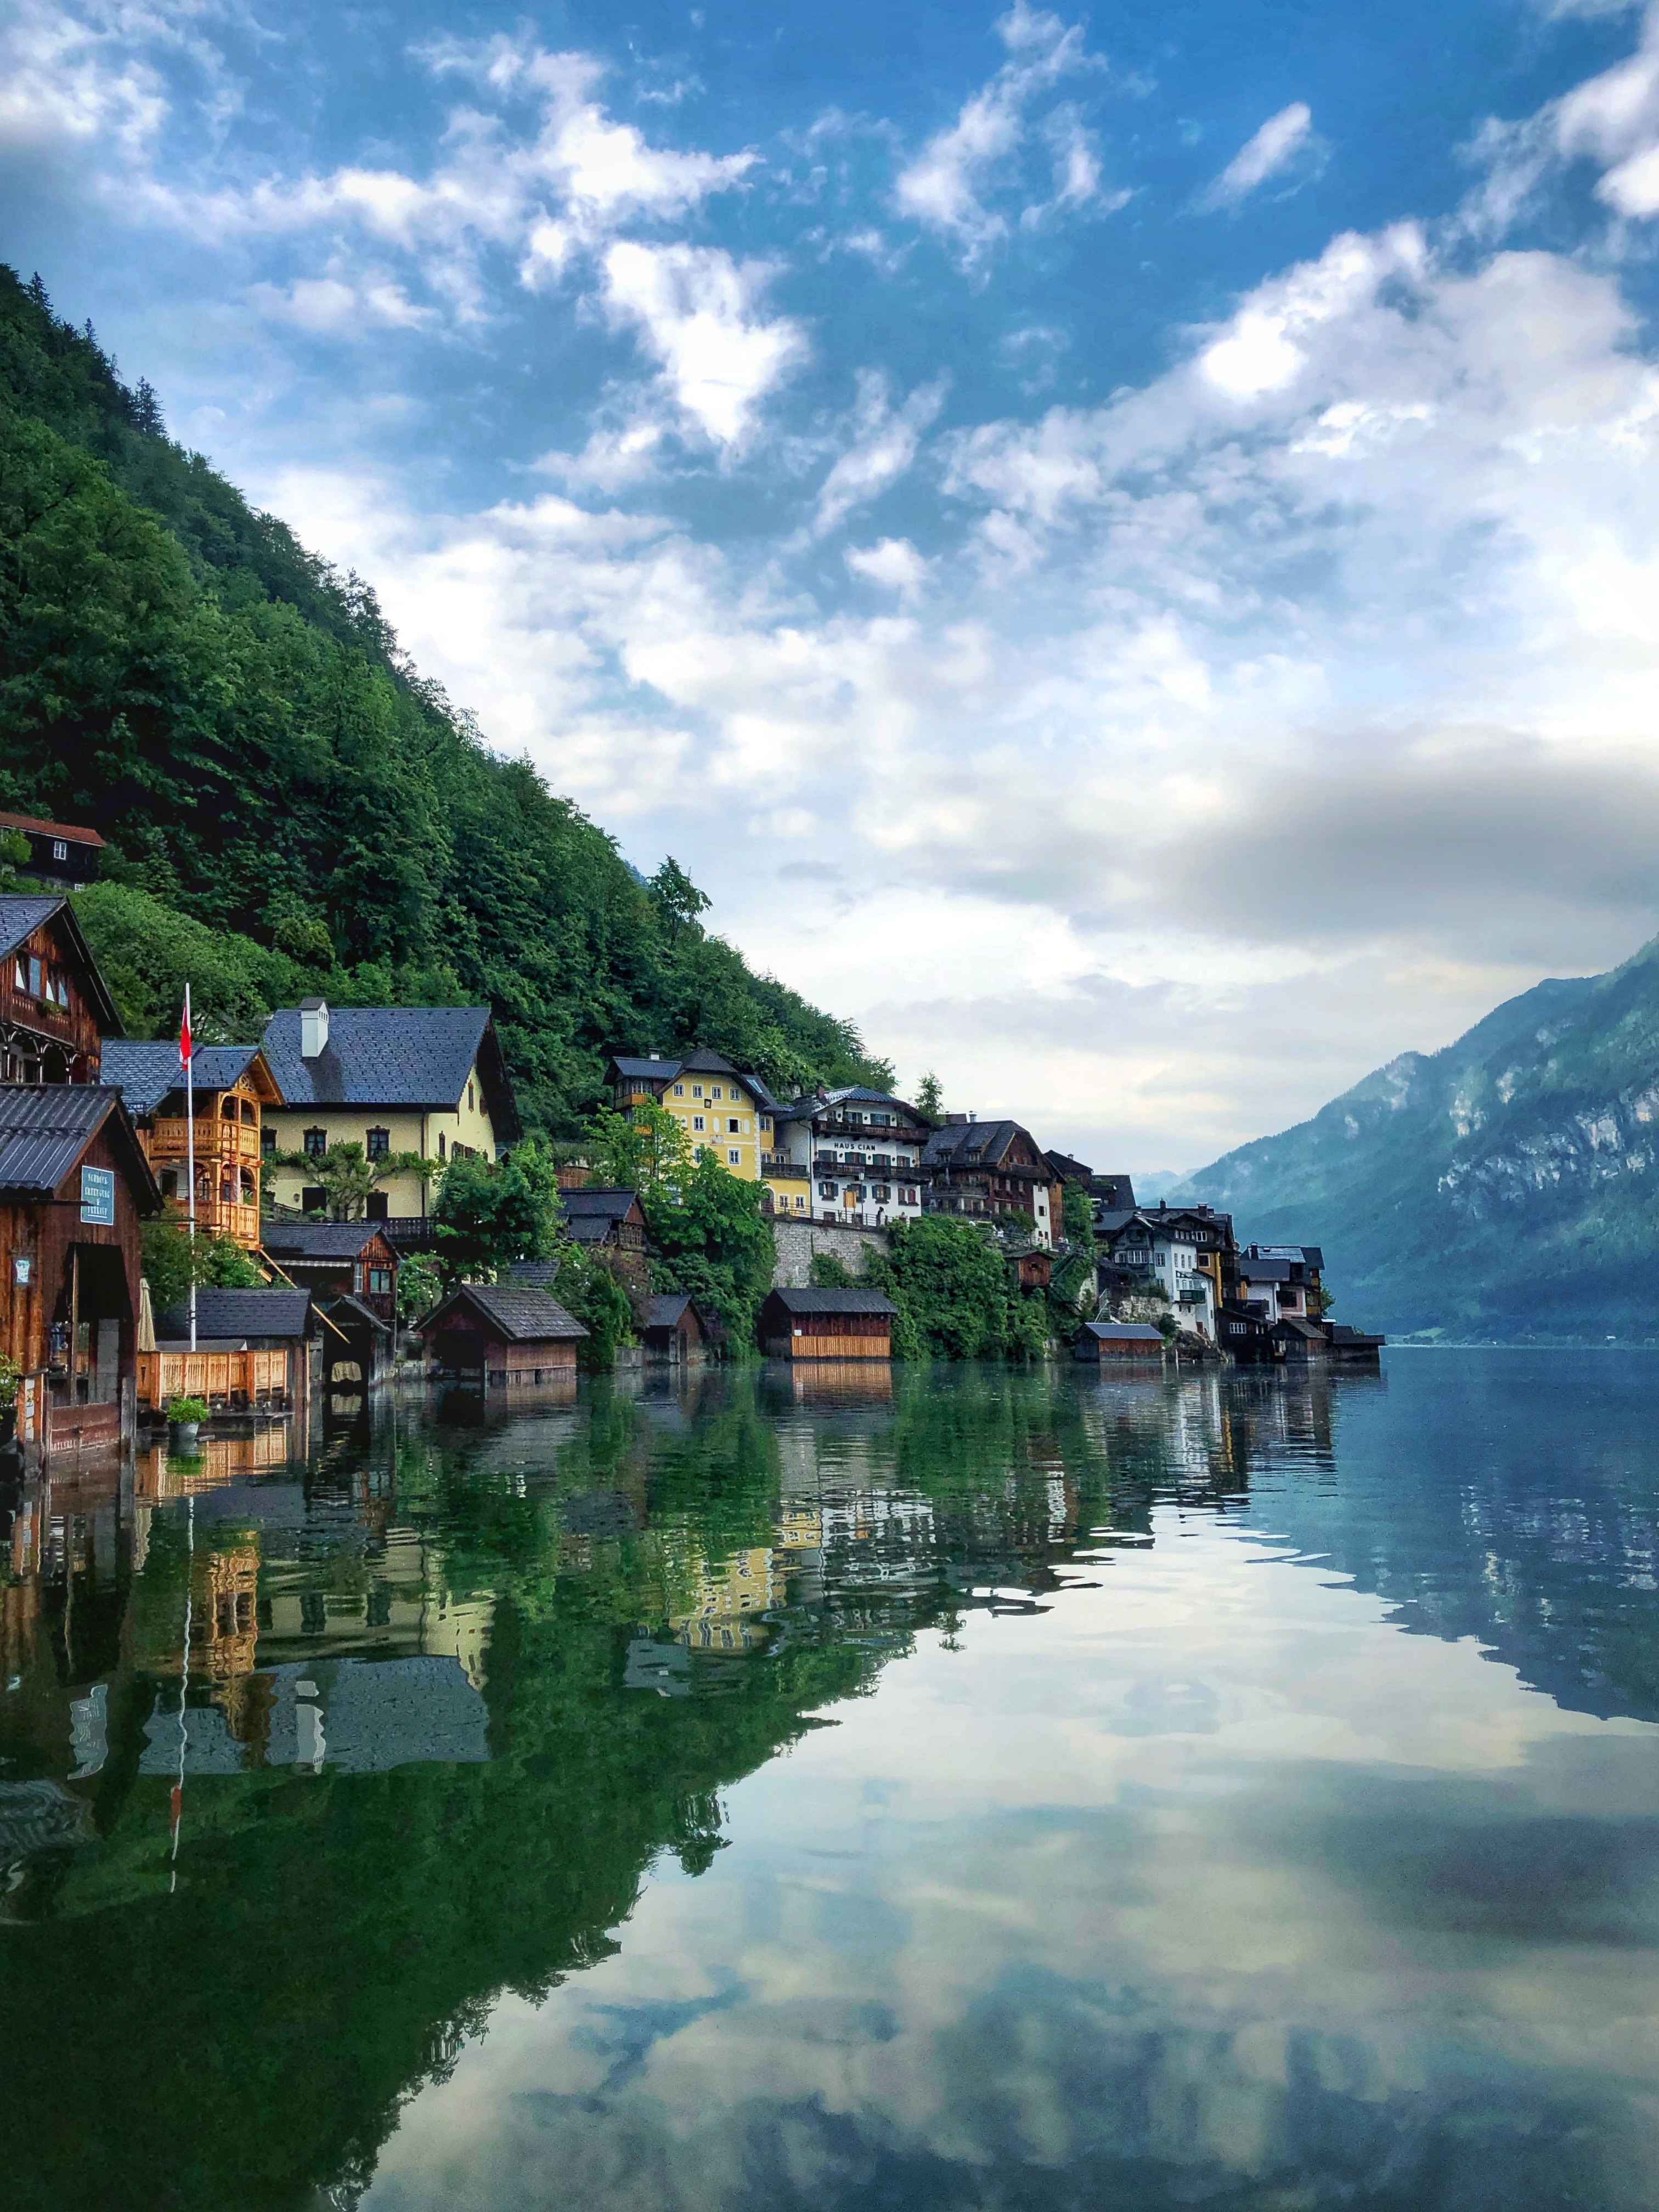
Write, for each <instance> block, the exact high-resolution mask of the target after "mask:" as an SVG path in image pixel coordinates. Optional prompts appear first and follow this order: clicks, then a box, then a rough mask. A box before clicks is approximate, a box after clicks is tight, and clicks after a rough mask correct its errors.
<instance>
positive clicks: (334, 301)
mask: <svg viewBox="0 0 1659 2212" xmlns="http://www.w3.org/2000/svg"><path fill="white" fill-rule="evenodd" d="M249 297H250V298H251V299H252V301H253V302H254V304H255V305H256V306H257V307H258V308H259V310H260V312H261V313H263V314H264V315H265V316H267V317H268V318H269V319H270V320H271V321H273V322H284V323H290V324H292V325H294V326H295V328H296V329H298V330H302V331H308V332H310V334H311V335H312V336H313V337H331V338H340V337H345V338H352V337H362V338H370V337H374V335H375V333H376V332H377V331H382V330H418V329H421V328H422V327H423V326H424V325H428V324H429V323H433V322H435V320H436V319H437V317H436V313H435V310H434V309H432V308H431V307H419V306H417V305H416V302H415V301H412V300H411V299H410V296H409V295H408V293H407V292H405V291H404V288H403V286H402V285H401V284H398V283H393V282H392V280H391V279H389V278H382V279H380V281H378V282H377V281H375V280H374V279H373V278H369V279H368V280H366V281H356V282H347V281H346V280H344V279H343V278H341V277H338V276H301V277H297V278H296V279H295V282H294V283H291V284H289V285H286V286H283V285H276V284H256V285H254V286H253V287H252V290H251V292H250V294H249Z"/></svg>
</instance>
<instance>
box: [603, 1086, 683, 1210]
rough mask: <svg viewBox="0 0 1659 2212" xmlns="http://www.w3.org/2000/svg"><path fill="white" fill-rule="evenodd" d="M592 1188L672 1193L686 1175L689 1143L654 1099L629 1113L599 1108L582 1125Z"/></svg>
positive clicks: (672, 1117) (642, 1102)
mask: <svg viewBox="0 0 1659 2212" xmlns="http://www.w3.org/2000/svg"><path fill="white" fill-rule="evenodd" d="M586 1149H587V1153H588V1157H589V1158H590V1159H591V1160H592V1163H593V1167H592V1174H591V1175H590V1176H589V1177H588V1181H589V1182H590V1183H592V1184H595V1185H598V1186H599V1187H600V1188H605V1189H610V1190H637V1191H641V1192H644V1191H657V1190H660V1189H664V1188H666V1189H668V1190H678V1189H680V1188H682V1186H683V1185H684V1183H685V1182H686V1179H687V1178H688V1176H690V1172H691V1142H690V1138H689V1137H688V1136H687V1135H686V1133H685V1130H684V1127H683V1126H682V1124H681V1123H680V1122H678V1121H676V1120H675V1118H674V1116H673V1115H671V1113H670V1112H669V1111H668V1109H667V1108H666V1107H665V1106H661V1105H659V1104H658V1103H657V1101H656V1100H655V1099H654V1098H646V1099H641V1101H640V1103H638V1104H637V1105H636V1106H635V1108H634V1109H633V1112H632V1113H631V1115H630V1114H618V1113H615V1112H613V1111H612V1110H611V1109H610V1108H609V1107H602V1108H601V1109H599V1112H598V1113H597V1114H595V1115H594V1116H593V1117H592V1121H590V1122H589V1124H588V1139H587V1146H586Z"/></svg>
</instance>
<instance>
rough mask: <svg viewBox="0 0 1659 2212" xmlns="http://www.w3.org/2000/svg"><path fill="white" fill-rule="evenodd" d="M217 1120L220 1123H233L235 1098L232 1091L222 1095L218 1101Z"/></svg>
mask: <svg viewBox="0 0 1659 2212" xmlns="http://www.w3.org/2000/svg"><path fill="white" fill-rule="evenodd" d="M219 1119H220V1120H221V1121H234V1120H235V1119H236V1098H235V1094H234V1092H233V1091H224V1092H223V1093H222V1095H221V1097H220V1100H219Z"/></svg>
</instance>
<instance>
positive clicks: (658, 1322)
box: [645, 1291, 691, 1328]
mask: <svg viewBox="0 0 1659 2212" xmlns="http://www.w3.org/2000/svg"><path fill="white" fill-rule="evenodd" d="M690 1303H691V1301H690V1298H689V1297H687V1296H686V1295H685V1293H684V1291H671V1292H669V1293H667V1294H666V1295H665V1296H664V1297H655V1298H653V1299H652V1301H651V1303H650V1304H649V1305H648V1306H647V1309H646V1315H645V1325H646V1327H647V1328H678V1326H679V1323H680V1319H681V1316H683V1315H684V1312H685V1310H686V1308H687V1307H688V1306H689V1305H690Z"/></svg>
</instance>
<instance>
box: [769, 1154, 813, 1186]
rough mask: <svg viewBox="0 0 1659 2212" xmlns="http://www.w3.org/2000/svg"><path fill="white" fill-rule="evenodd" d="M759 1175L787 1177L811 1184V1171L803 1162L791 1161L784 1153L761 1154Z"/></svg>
mask: <svg viewBox="0 0 1659 2212" xmlns="http://www.w3.org/2000/svg"><path fill="white" fill-rule="evenodd" d="M761 1173H762V1175H763V1176H787V1177H790V1178H792V1179H793V1181H795V1182H811V1180H812V1170H811V1168H810V1167H808V1165H807V1164H806V1162H805V1160H792V1159H791V1158H789V1157H788V1155H787V1153H786V1152H763V1153H762V1154H761Z"/></svg>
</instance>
